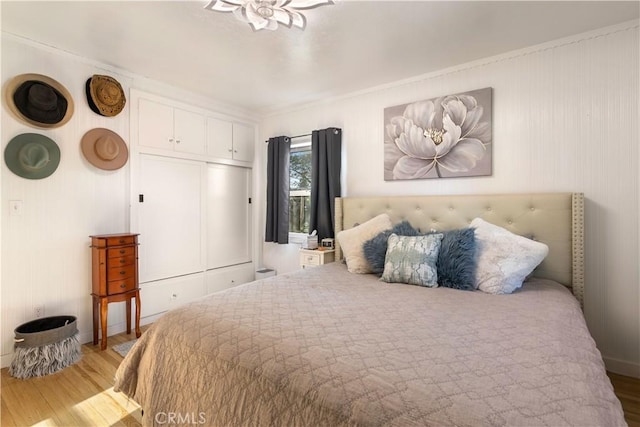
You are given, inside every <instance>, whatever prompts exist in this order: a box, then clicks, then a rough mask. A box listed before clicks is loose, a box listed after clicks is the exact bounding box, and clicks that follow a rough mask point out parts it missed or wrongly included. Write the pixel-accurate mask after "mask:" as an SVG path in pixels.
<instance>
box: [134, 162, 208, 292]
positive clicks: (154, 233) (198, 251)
mask: <svg viewBox="0 0 640 427" xmlns="http://www.w3.org/2000/svg"><path fill="white" fill-rule="evenodd" d="M205 165H206V164H205V163H203V162H194V161H190V160H181V159H173V158H168V157H161V156H153V155H146V154H142V155H141V156H140V190H141V191H140V194H141V195H142V200H141V201H139V202H138V215H139V219H138V224H139V227H138V228H139V230H140V251H139V257H140V263H139V264H140V281H141V282H148V281H151V280H158V279H164V278H168V277H174V276H180V275H184V274H189V273H194V272H197V271H203V270H204V269H203V243H202V242H203V239H202V232H203V226H202V224H203V215H202V212H203V209H202V205H203V196H202V194H203V188H202V187H203V175H204V171H205V168H206V166H205Z"/></svg>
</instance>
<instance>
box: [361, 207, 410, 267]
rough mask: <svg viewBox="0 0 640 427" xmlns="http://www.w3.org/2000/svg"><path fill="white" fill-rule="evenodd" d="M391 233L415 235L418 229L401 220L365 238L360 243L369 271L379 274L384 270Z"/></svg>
mask: <svg viewBox="0 0 640 427" xmlns="http://www.w3.org/2000/svg"><path fill="white" fill-rule="evenodd" d="M391 233H395V234H397V235H398V236H417V235H419V234H420V232H419V231H418V230H416V229H415V228H413V227H412V226H411V223H410V222H409V221H406V220H405V221H402V222H400V223H398V224H396V225H394V226H393V228H392V229H391V230H386V231H383V232H381V233H379V234H378V235H377V236H375V237H374V238H373V239H370V240H367V241H366V242H364V244H363V245H362V252H363V253H364V257H365V259H366V260H367V262H368V263H369V267H370V268H371V272H372V273H375V274H377V275H381V274H382V272H383V271H384V259H385V257H386V256H387V240H388V239H389V236H390V235H391Z"/></svg>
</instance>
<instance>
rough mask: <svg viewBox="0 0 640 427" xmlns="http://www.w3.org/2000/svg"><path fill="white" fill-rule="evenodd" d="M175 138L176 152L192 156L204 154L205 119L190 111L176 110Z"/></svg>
mask: <svg viewBox="0 0 640 427" xmlns="http://www.w3.org/2000/svg"><path fill="white" fill-rule="evenodd" d="M174 125H175V130H174V136H175V139H176V143H175V145H174V147H175V150H176V151H181V152H183V153H192V154H204V150H205V137H206V135H205V132H206V120H205V117H204V116H202V115H200V114H197V113H192V112H190V111H186V110H181V109H179V108H176V109H174Z"/></svg>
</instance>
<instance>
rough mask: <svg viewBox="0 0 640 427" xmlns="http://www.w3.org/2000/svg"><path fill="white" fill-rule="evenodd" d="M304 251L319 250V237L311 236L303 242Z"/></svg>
mask: <svg viewBox="0 0 640 427" xmlns="http://www.w3.org/2000/svg"><path fill="white" fill-rule="evenodd" d="M302 249H318V236H317V235H309V236H307V238H306V239H305V240H304V242H302Z"/></svg>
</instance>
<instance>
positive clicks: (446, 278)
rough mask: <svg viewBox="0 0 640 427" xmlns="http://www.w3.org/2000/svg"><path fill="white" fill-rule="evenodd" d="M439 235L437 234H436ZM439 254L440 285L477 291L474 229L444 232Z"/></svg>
mask: <svg viewBox="0 0 640 427" xmlns="http://www.w3.org/2000/svg"><path fill="white" fill-rule="evenodd" d="M436 233H437V232H436ZM442 234H443V235H444V237H443V238H442V243H441V244H440V253H439V254H438V263H437V267H438V285H440V286H442V287H445V288H454V289H460V290H463V291H473V290H475V289H476V285H475V282H476V266H477V263H478V260H477V257H476V246H477V245H476V236H475V229H474V228H461V229H458V230H448V231H443V232H442Z"/></svg>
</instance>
